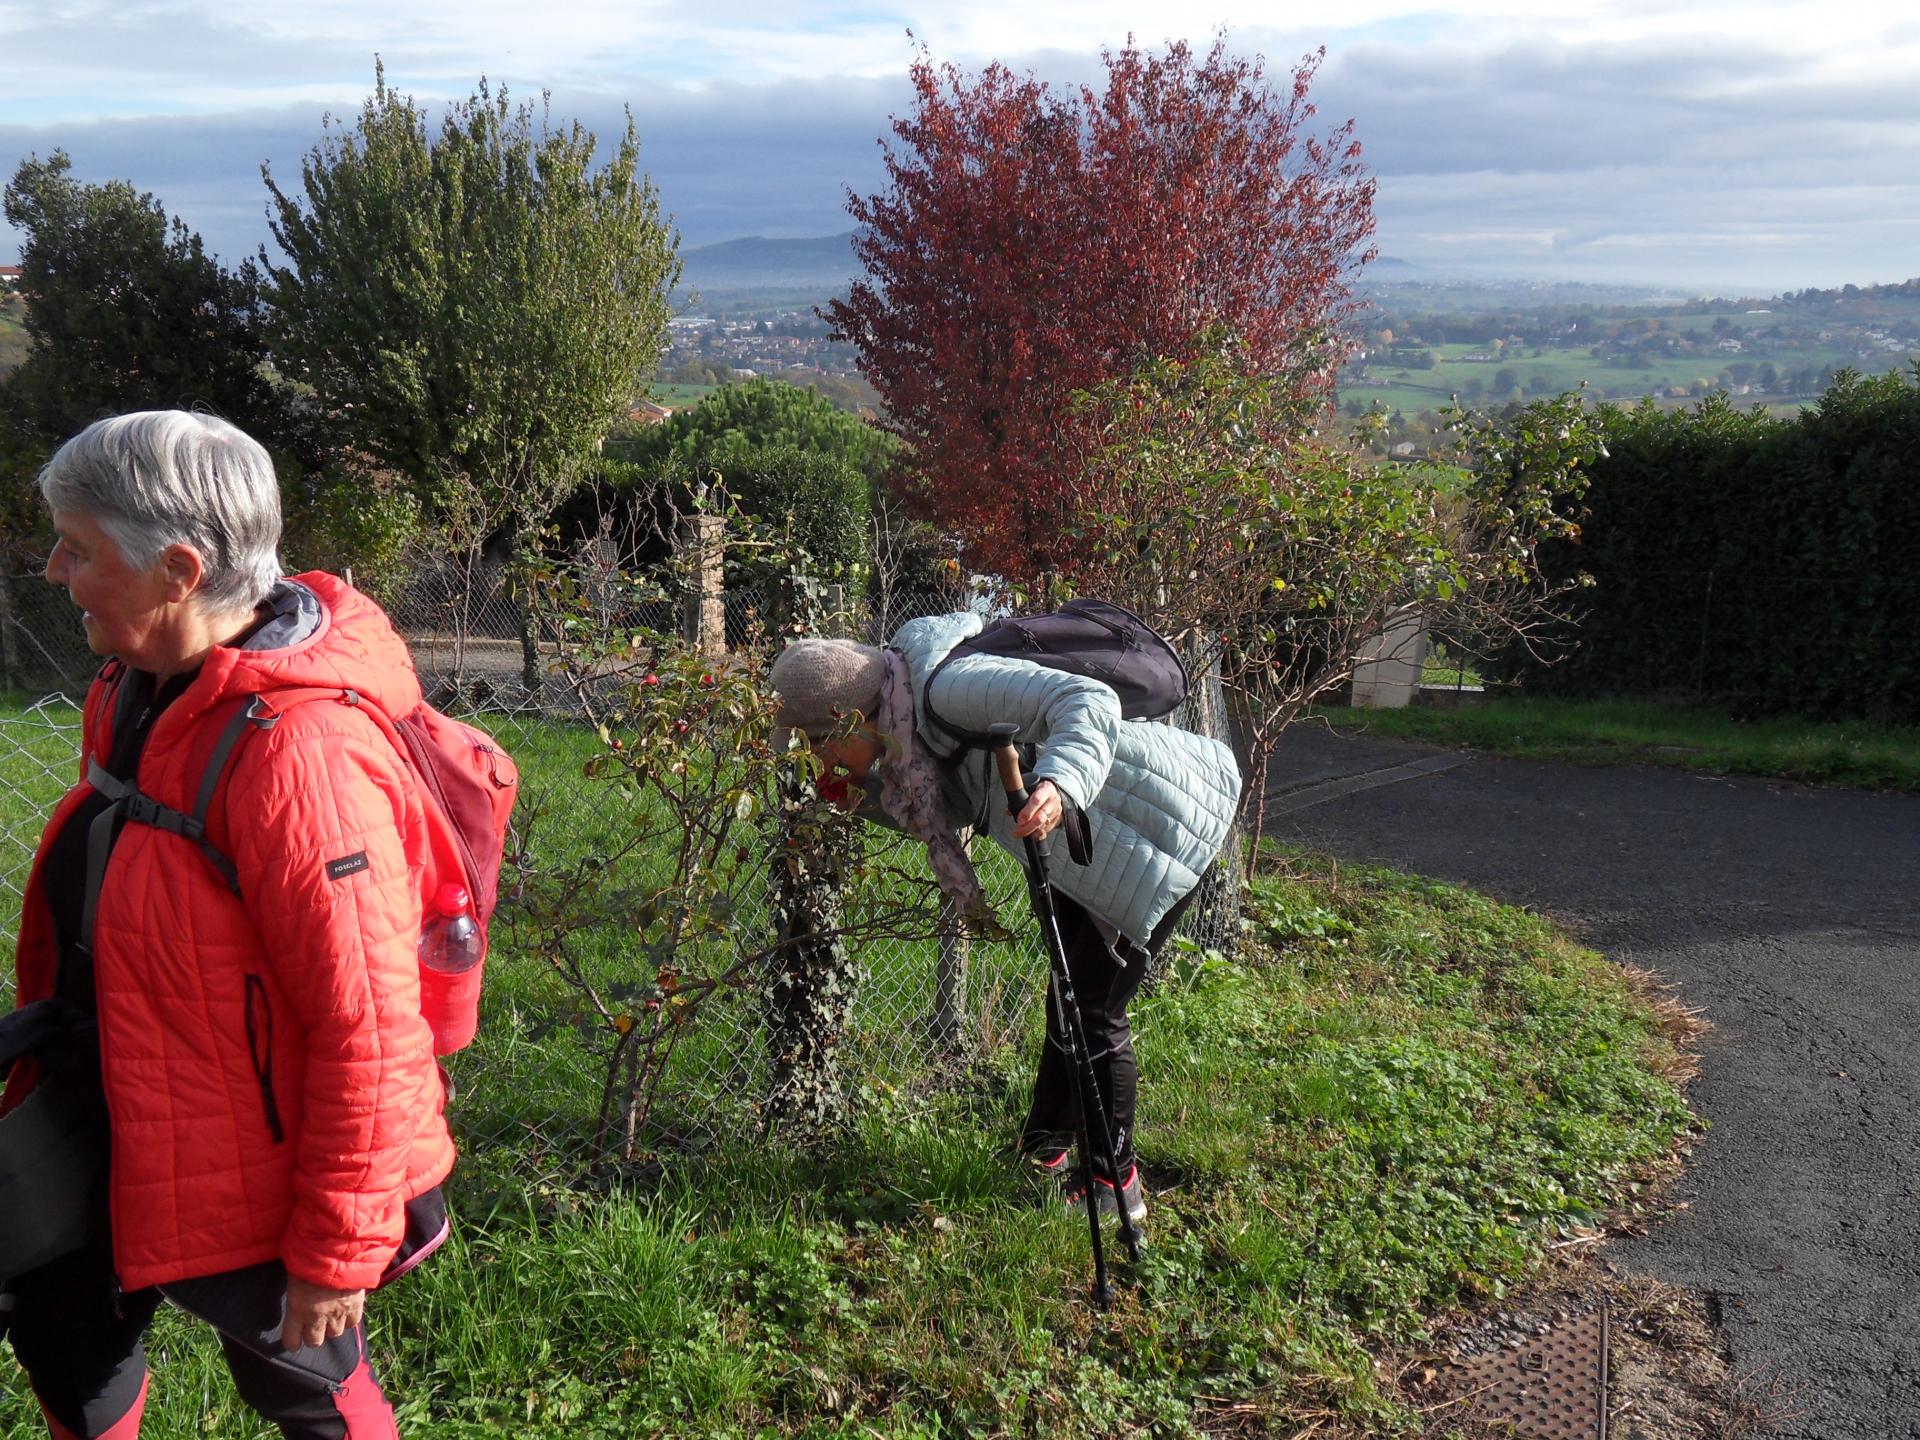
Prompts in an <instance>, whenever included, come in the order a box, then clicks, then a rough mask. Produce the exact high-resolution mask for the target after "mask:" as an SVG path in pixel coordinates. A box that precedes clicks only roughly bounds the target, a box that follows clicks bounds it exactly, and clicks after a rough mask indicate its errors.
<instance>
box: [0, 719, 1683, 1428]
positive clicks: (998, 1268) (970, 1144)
mask: <svg viewBox="0 0 1920 1440" xmlns="http://www.w3.org/2000/svg"><path fill="white" fill-rule="evenodd" d="M528 758H532V757H528ZM535 763H536V765H537V764H538V763H539V762H538V761H537V760H536V761H535ZM1285 869H1286V872H1287V873H1285V874H1284V875H1283V876H1281V877H1280V878H1277V879H1274V880H1272V881H1270V882H1267V883H1264V884H1263V885H1262V887H1261V889H1260V892H1259V897H1258V905H1257V909H1256V915H1257V924H1256V930H1255V938H1254V943H1253V944H1252V946H1251V947H1250V949H1249V951H1248V953H1247V955H1246V956H1245V957H1243V959H1242V960H1241V961H1240V962H1239V963H1229V962H1227V961H1225V960H1223V959H1221V958H1219V957H1202V956H1196V955H1188V956H1186V957H1184V958H1182V959H1181V960H1180V962H1179V964H1178V966H1177V968H1176V971H1175V973H1174V974H1173V976H1172V977H1171V978H1170V979H1169V981H1168V982H1167V983H1166V984H1165V985H1163V986H1162V987H1161V989H1160V990H1159V991H1158V992H1157V993H1156V994H1155V995H1153V996H1151V997H1149V998H1146V999H1143V1000H1142V1001H1141V1002H1139V1003H1138V1005H1137V1007H1136V1016H1137V1021H1138V1030H1139V1046H1140V1051H1141V1056H1142V1066H1143V1071H1144V1074H1145V1077H1146V1079H1145V1085H1144V1090H1143V1099H1142V1109H1143V1123H1144V1126H1145V1128H1144V1130H1143V1133H1142V1140H1141V1147H1142V1153H1143V1157H1144V1159H1145V1163H1146V1166H1147V1171H1148V1178H1149V1188H1150V1191H1151V1192H1152V1193H1153V1206H1154V1210H1153V1215H1152V1216H1151V1225H1152V1231H1151V1233H1152V1240H1153V1244H1152V1247H1151V1249H1150V1251H1149V1257H1148V1260H1147V1263H1146V1264H1145V1266H1144V1267H1143V1270H1142V1272H1141V1273H1140V1275H1138V1276H1137V1277H1136V1281H1135V1284H1134V1285H1133V1286H1132V1287H1131V1288H1129V1289H1127V1290H1126V1291H1125V1292H1124V1294H1123V1298H1122V1300H1121V1303H1120V1305H1119V1307H1118V1309H1117V1310H1116V1312H1115V1314H1114V1316H1113V1317H1112V1318H1111V1319H1110V1320H1106V1321H1097V1320H1096V1319H1095V1318H1094V1317H1093V1316H1092V1315H1091V1314H1090V1312H1089V1310H1088V1307H1087V1305H1086V1304H1085V1302H1084V1298H1083V1297H1084V1287H1085V1283H1086V1278H1087V1252H1086V1240H1085V1232H1084V1229H1082V1228H1080V1227H1078V1226H1076V1225H1075V1224H1074V1223H1073V1222H1072V1221H1071V1220H1069V1219H1068V1218H1066V1217H1063V1216H1057V1215H1054V1214H1052V1213H1050V1207H1048V1206H1047V1205H1046V1203H1045V1201H1046V1196H1045V1194H1044V1192H1043V1189H1042V1187H1041V1186H1039V1185H1038V1184H1037V1183H1036V1182H1035V1181H1033V1180H1032V1179H1030V1178H1029V1177H1027V1176H1025V1175H1022V1174H1018V1173H1015V1172H1013V1171H1011V1170H1009V1169H1008V1168H1007V1167H1005V1166H1004V1165H1003V1164H1001V1163H1000V1162H999V1161H998V1160H997V1159H996V1158H995V1155H994V1151H995V1147H996V1146H998V1145H999V1144H1000V1143H1001V1141H1002V1140H1003V1139H1004V1138H1005V1137H1006V1136H1007V1135H1008V1134H1010V1133H1011V1130H1012V1127H1013V1125H1014V1123H1015V1121H1016V1120H1017V1117H1018V1113H1019V1111H1020V1109H1021V1108H1022V1104H1023V1099H1024V1096H1023V1091H1024V1084H1025V1080H1024V1065H1023V1064H1022V1063H1021V1062H1020V1061H1019V1060H1017V1059H1013V1058H1009V1059H1006V1060H1004V1061H1003V1062H1002V1063H1001V1064H1000V1065H998V1066H997V1067H994V1068H990V1069H987V1070H985V1071H982V1072H981V1073H979V1074H977V1075H976V1076H975V1077H973V1080H972V1081H971V1082H970V1083H968V1084H967V1085H965V1086H964V1087H962V1088H961V1089H959V1090H957V1091H947V1092H940V1093H934V1094H931V1095H927V1094H922V1095H919V1096H917V1097H915V1096H911V1095H909V1094H908V1093H906V1092H900V1091H892V1090H888V1089H886V1088H885V1087H878V1093H877V1094H876V1095H875V1096H874V1097H873V1099H872V1100H871V1102H870V1109H869V1113H868V1118H867V1121H866V1122H865V1124H864V1125H863V1126H862V1128H861V1129H860V1131H859V1133H858V1134H857V1135H855V1136H854V1137H852V1139H851V1142H850V1143H849V1145H848V1147H847V1148H846V1150H845V1152H844V1153H842V1154H840V1155H838V1156H836V1157H833V1158H830V1159H826V1160H818V1161H795V1160H792V1159H790V1158H787V1157H781V1156H776V1155H771V1154H755V1153H753V1152H750V1151H740V1152H738V1153H736V1154H734V1155H731V1156H729V1157H728V1158H727V1159H726V1161H725V1162H724V1163H722V1164H719V1165H715V1166H710V1167H703V1166H697V1165H694V1164H692V1163H691V1162H688V1163H686V1164H684V1165H683V1166H682V1167H680V1168H678V1169H676V1170H674V1171H671V1172H669V1175H668V1177H667V1179H665V1180H664V1181H663V1182H661V1183H660V1184H659V1185H658V1186H657V1187H655V1188H654V1189H652V1190H650V1191H645V1192H633V1193H628V1194H623V1195H617V1196H613V1197H606V1198H591V1197H585V1196H581V1195H578V1194H575V1193H572V1192H569V1191H566V1190H563V1189H552V1188H545V1187H538V1186H533V1185H530V1184H527V1183H525V1182H513V1181H511V1180H510V1177H508V1176H507V1175H506V1174H504V1173H502V1172H498V1171H495V1170H493V1169H492V1168H491V1167H490V1166H489V1165H488V1164H487V1162H486V1161H484V1160H482V1161H481V1162H480V1163H479V1164H478V1165H477V1166H471V1167H469V1170H468V1172H467V1173H466V1174H465V1175H464V1176H462V1177H461V1180H460V1184H459V1186H458V1187H457V1193H456V1198H457V1200H458V1202H459V1203H460V1209H461V1219H462V1222H463V1223H462V1225H461V1227H460V1230H459V1232H458V1235H459V1238H458V1240H457V1241H456V1242H455V1244H454V1245H453V1246H452V1247H451V1248H450V1250H449V1251H448V1252H447V1253H446V1254H444V1255H443V1256H442V1257H440V1258H439V1259H437V1260H436V1261H435V1262H434V1263H432V1264H430V1265H428V1266H426V1267H424V1268H423V1269H422V1270H421V1271H420V1272H418V1273H417V1274H416V1275H415V1276H414V1277H412V1278H410V1279H409V1280H407V1281H406V1282H405V1283H404V1285H402V1286H400V1287H399V1288H398V1289H396V1290H395V1292H394V1293H392V1294H391V1295H387V1296H383V1297H380V1298H378V1299H377V1300H376V1301H375V1303H374V1307H373V1313H374V1325H375V1331H376V1343H377V1344H378V1346H379V1349H380V1352H381V1354H382V1355H383V1356H384V1357H386V1364H385V1365H384V1367H383V1368H384V1370H385V1371H386V1373H387V1374H388V1376H389V1379H390V1382H391V1385H392V1388H393V1391H394V1393H395V1394H396V1395H398V1396H401V1397H402V1424H403V1428H404V1429H405V1430H406V1433H408V1434H410V1435H425V1436H453V1435H469V1434H471V1435H480V1434H488V1435H499V1434H513V1435H528V1436H533V1435H552V1434H567V1435H583V1436H591V1435H607V1436H613V1435H620V1436H625V1435H631V1434H652V1433H668V1434H685V1435H712V1434H742V1435H745V1434H754V1433H768V1434H781V1435H821V1436H824V1435H841V1434H845V1435H854V1434H860V1435H870V1434H876V1433H878V1434H888V1435H899V1436H915V1435H917V1436H930V1435H945V1434H962V1433H968V1434H1027V1433H1032V1432H1035V1431H1043V1430H1044V1431H1047V1432H1050V1433H1074V1434H1085V1433H1144V1432H1147V1431H1153V1432H1155V1433H1164V1434H1180V1433H1187V1432H1189V1431H1190V1430H1192V1429H1194V1428H1196V1427H1201V1426H1205V1427H1206V1428H1208V1429H1210V1430H1214V1429H1219V1428H1231V1429H1235V1430H1248V1431H1250V1430H1255V1429H1259V1428H1264V1427H1266V1426H1267V1425H1269V1424H1279V1423H1281V1422H1283V1421H1293V1422H1304V1421H1306V1420H1307V1417H1310V1416H1322V1415H1325V1416H1329V1417H1334V1416H1337V1417H1339V1418H1341V1419H1343V1420H1345V1421H1347V1422H1349V1423H1351V1424H1354V1425H1357V1426H1364V1427H1366V1428H1367V1429H1368V1430H1369V1432H1370V1433H1376V1434H1391V1433H1395V1432H1396V1431H1398V1430H1401V1429H1402V1428H1405V1427H1406V1426H1407V1425H1408V1423H1409V1422H1408V1418H1407V1417H1406V1416H1405V1415H1403V1414H1402V1413H1401V1412H1399V1411H1398V1410H1396V1408H1395V1406H1394V1404H1393V1402H1392V1400H1391V1398H1390V1397H1389V1396H1388V1395H1387V1394H1386V1393H1384V1390H1383V1387H1382V1385H1381V1383H1380V1381H1379V1380H1378V1379H1377V1377H1376V1374H1375V1371H1374V1365H1373V1358H1372V1356H1373V1354H1374V1352H1375V1350H1376V1349H1377V1348H1378V1347H1380V1346H1382V1345H1386V1344H1389V1343H1391V1342H1393V1341H1395V1340H1398V1339H1404V1338H1407V1337H1411V1336H1414V1335H1417V1334H1418V1333H1419V1332H1420V1331H1421V1329H1422V1328H1423V1325H1424V1323H1425V1321H1424V1319H1423V1316H1424V1315H1425V1314H1426V1313H1427V1312H1428V1311H1429V1310H1431V1309H1432V1308H1433V1307H1443V1306H1447V1305H1451V1304H1455V1303H1458V1302H1462V1301H1468V1300H1472V1299H1474V1298H1476V1297H1480V1296H1484V1295H1489V1294H1498V1293H1500V1291H1501V1290H1502V1289H1503V1288H1504V1287H1505V1286H1507V1285H1508V1284H1509V1283H1511V1282H1512V1281H1513V1280H1514V1279H1515V1278H1516V1277H1517V1276H1519V1275H1520V1274H1522V1273H1523V1272H1524V1271H1525V1270H1526V1269H1527V1268H1528V1266H1529V1265H1530V1264H1531V1263H1532V1262H1533V1261H1534V1259H1535V1258H1536V1257H1537V1256H1538V1254H1539V1253H1540V1247H1541V1246H1542V1244H1543V1242H1545V1241H1546V1240H1547V1239H1549V1238H1551V1237H1552V1236H1553V1235H1554V1234H1556V1233H1558V1232H1560V1231H1563V1230H1566V1229H1569V1228H1573V1227H1578V1226H1580V1225H1583V1224H1586V1223H1587V1222H1589V1221H1591V1220H1592V1218H1593V1217H1594V1216H1595V1214H1596V1213H1597V1212H1598V1211H1599V1210H1600V1209H1601V1208H1602V1207H1603V1206H1604V1205H1606V1204H1607V1203H1608V1202H1609V1200H1610V1199H1612V1198H1615V1197H1617V1196H1618V1195H1620V1194H1621V1193H1622V1190H1623V1187H1626V1186H1627V1185H1629V1184H1630V1183H1631V1182H1632V1180H1633V1178H1634V1176H1635V1175H1636V1173H1637V1172H1638V1171H1639V1170H1640V1169H1641V1167H1644V1166H1646V1165H1648V1164H1650V1163H1652V1162H1654V1161H1656V1160H1657V1159H1658V1158H1659V1157H1661V1156H1662V1155H1664V1154H1665V1153H1666V1152H1667V1151H1668V1149H1669V1147H1670V1145H1671V1144H1672V1142H1673V1140H1674V1137H1675V1136H1676V1134H1677V1133H1678V1132H1679V1131H1680V1130H1681V1129H1682V1128H1683V1127H1684V1126H1685V1125H1686V1124H1687V1123H1688V1121H1687V1115H1686V1112H1685V1109H1684V1107H1683V1105H1682V1103H1681V1101H1680V1098H1679V1095H1678V1093H1677V1090H1676V1089H1675V1087H1674V1085H1673V1084H1672V1083H1671V1082H1670V1079H1669V1078H1667V1077H1672V1076H1675V1075H1677V1074H1678V1073H1680V1071H1681V1070H1682V1068H1683V1064H1684V1062H1683V1061H1682V1059H1681V1058H1680V1057H1679V1056H1677V1055H1676V1054H1675V1052H1674V1051H1673V1049H1672V1047H1671V1046H1670V1045H1669V1044H1668V1043H1667V1041H1666V1040H1665V1039H1663V1038H1662V1036H1661V1034H1660V1032H1659V1030H1658V1027H1657V1024H1656V1022H1655V1020H1654V1019H1653V1017H1652V1015H1651V1014H1650V1013H1649V1012H1648V1011H1647V1010H1645V1009H1644V1007H1642V1006H1641V1005H1640V1004H1639V1002H1638V1001H1637V1000H1636V999H1635V998H1634V997H1633V995H1632V994H1631V993H1630V991H1629V988H1628V986H1627V984H1626V983H1625V981H1624V980H1623V979H1622V977H1621V976H1620V975H1619V973H1618V972H1616V971H1615V970H1613V969H1612V968H1611V967H1609V966H1607V965H1606V964H1604V963H1603V962H1601V961H1600V960H1599V959H1598V958H1597V957H1594V956H1592V955H1590V954H1588V953H1586V952H1583V951H1580V950H1578V949H1576V948H1575V947H1573V946H1571V945H1570V944H1568V943H1567V942H1566V941H1565V940H1563V939H1562V938H1560V937H1559V936H1557V935H1556V934H1555V933H1554V932H1553V931H1552V930H1551V929H1550V927H1549V926H1547V925H1546V924H1545V923H1544V922H1542V921H1540V920H1538V919H1536V918H1534V917H1531V916H1528V915H1526V914H1523V913H1521V912H1518V911H1514V910H1510V909H1506V908H1503V907H1500V906H1497V905H1494V904H1492V903H1491V902H1488V901H1486V900H1483V899H1480V898H1478V897H1474V896H1472V895H1469V894H1466V893H1464V892H1460V891H1456V890H1451V889H1447V888H1445V887H1442V886H1438V885H1434V884H1430V883H1427V882H1425V881H1420V880H1416V879H1411V878H1407V877H1401V876H1394V875H1391V874H1388V873H1386V872H1379V871H1360V870H1355V869H1353V868H1351V867H1344V866H1343V867H1339V868H1338V869H1337V870H1336V868H1335V867H1334V866H1333V865H1331V864H1330V863H1329V862H1326V861H1324V860H1321V859H1318V858H1315V857H1312V856H1304V855H1301V856H1293V857H1289V858H1288V859H1287V860H1286V861H1285ZM470 1094H472V1095H473V1098H471V1099H469V1100H467V1101H466V1102H464V1103H465V1104H466V1105H467V1106H469V1107H478V1108H485V1107H488V1106H489V1105H491V1104H493V1103H495V1102H494V1101H492V1100H490V1099H489V1097H488V1096H487V1095H486V1094H485V1093H484V1092H483V1091H482V1092H479V1093H476V1092H470ZM499 1103H501V1104H503V1105H510V1104H511V1101H510V1100H508V1099H505V1098H503V1099H502V1100H501V1101H500V1102H499ZM470 1115H471V1112H470ZM471 1118H476V1119H478V1118H484V1117H471ZM483 1197H486V1198H485V1199H484V1200H483ZM154 1342H155V1343H154V1349H155V1354H156V1359H155V1370H156V1382H155V1389H154V1394H153V1398H152V1402H151V1405H150V1408H149V1412H148V1413H149V1420H148V1425H147V1428H146V1430H145V1432H144V1433H146V1434H148V1435H150V1436H154V1437H160V1440H165V1437H186V1436H191V1435H203V1434H204V1435H215V1436H228V1437H232V1436H254V1435H258V1434H260V1433H261V1432H260V1431H259V1429H258V1427H256V1426H254V1425H253V1424H252V1422H251V1420H250V1419H249V1418H248V1417H247V1416H246V1414H245V1412H243V1411H242V1410H241V1408H240V1406H239V1405H238V1402H237V1401H236V1400H235V1399H234V1397H233V1396H232V1393H231V1390H230V1387H229V1386H228V1385H227V1383H226V1382H225V1380H224V1378H223V1376H222V1373H221V1367H220V1363H219V1360H218V1355H217V1351H216V1350H215V1348H214V1346H213V1345H212V1344H211V1343H210V1341H209V1340H208V1338H207V1337H206V1335H205V1334H204V1333H202V1332H199V1331H196V1330H194V1329H192V1328H191V1327H189V1326H187V1325H186V1324H184V1323H183V1322H180V1321H179V1320H177V1319H176V1318H174V1317H171V1316H164V1317H163V1319H162V1322H161V1324H160V1325H159V1326H158V1327H157V1329H156V1333H155V1336H154ZM4 1364H5V1362H0V1365H4ZM15 1379H16V1377H13V1376H10V1375H5V1376H0V1389H4V1390H6V1391H8V1392H10V1393H11V1395H12V1396H13V1397H14V1398H10V1399H6V1400H0V1433H4V1434H7V1435H20V1436H26V1435H29V1434H32V1433H36V1432H35V1429H34V1422H33V1420H32V1417H31V1415H30V1412H29V1410H28V1407H27V1406H26V1405H25V1404H24V1403H22V1401H21V1400H20V1399H19V1398H18V1397H19V1388H18V1386H17V1384H16V1383H15ZM1323 1433H1325V1432H1323Z"/></svg>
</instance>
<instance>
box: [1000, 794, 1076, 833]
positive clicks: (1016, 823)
mask: <svg viewBox="0 0 1920 1440" xmlns="http://www.w3.org/2000/svg"><path fill="white" fill-rule="evenodd" d="M1065 813H1066V802H1065V801H1063V800H1062V799H1061V798H1060V792H1059V790H1057V789H1056V788H1055V787H1054V783H1053V782H1052V781H1051V780H1038V781H1035V782H1034V786H1033V789H1031V790H1029V791H1028V792H1027V803H1026V806H1025V808H1023V809H1022V810H1021V811H1020V813H1019V814H1018V815H1016V816H1014V819H1013V838H1014V839H1016V840H1024V839H1026V838H1027V837H1028V836H1029V835H1031V836H1033V838H1034V839H1036V840H1044V839H1046V838H1047V836H1048V835H1050V834H1052V833H1053V831H1054V830H1055V829H1056V828H1057V827H1058V826H1059V824H1060V819H1061V816H1062V815H1064V814H1065Z"/></svg>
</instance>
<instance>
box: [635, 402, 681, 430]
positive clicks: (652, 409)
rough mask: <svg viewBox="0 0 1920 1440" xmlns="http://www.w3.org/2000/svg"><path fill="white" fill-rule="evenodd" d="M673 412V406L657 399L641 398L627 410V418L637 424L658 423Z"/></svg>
mask: <svg viewBox="0 0 1920 1440" xmlns="http://www.w3.org/2000/svg"><path fill="white" fill-rule="evenodd" d="M672 414H673V409H672V407H671V406H668V405H662V404H660V402H659V401H657V400H641V401H638V402H636V403H635V404H634V406H633V408H631V409H630V410H628V411H627V419H629V420H631V421H633V422H634V423H635V424H636V425H658V424H659V423H660V422H661V421H663V420H665V419H666V418H667V417H668V416H670V415H672Z"/></svg>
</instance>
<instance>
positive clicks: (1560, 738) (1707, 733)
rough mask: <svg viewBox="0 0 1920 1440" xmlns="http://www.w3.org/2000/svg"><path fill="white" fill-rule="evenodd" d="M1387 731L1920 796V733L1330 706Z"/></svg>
mask: <svg viewBox="0 0 1920 1440" xmlns="http://www.w3.org/2000/svg"><path fill="white" fill-rule="evenodd" d="M1324 713H1325V714H1326V715H1327V717H1328V718H1329V719H1331V720H1332V721H1333V722H1334V723H1335V724H1338V725H1343V726H1345V725H1354V726H1359V727H1363V728H1365V729H1367V730H1369V731H1370V732H1372V733H1374V734H1377V735H1392V736H1399V737H1402V738H1405V739H1410V740H1432V741H1439V742H1443V743H1450V744H1460V745H1471V746H1473V747H1474V748H1475V749H1480V750H1491V751H1495V752H1497V753H1500V754H1506V755H1525V756H1531V757H1534V758H1537V759H1552V760H1567V761H1572V762H1575V763H1579V764H1600V765H1609V764H1621V763H1624V762H1634V763H1638V764H1652V765H1669V766H1674V767H1677V768H1680V769H1685V770H1695V771H1700V772H1702V773H1705V774H1712V775H1763V776H1769V777H1772V778H1774V779H1781V780H1801V781H1809V782H1814V783H1819V784H1828V785H1846V786H1851V787H1853V788H1856V789H1866V790H1904V791H1908V792H1920V729H1913V728H1911V727H1909V728H1894V727H1884V726H1875V725H1865V724H1852V723H1840V722H1824V721H1814V720H1793V719H1779V720H1756V721H1735V720H1730V719H1728V718H1727V717H1726V716H1724V715H1716V714H1713V713H1711V712H1707V711H1701V710H1690V709H1687V708H1685V707H1683V706H1678V705H1666V704H1659V703H1656V702H1653V701H1645V700H1553V699H1499V700H1491V701H1489V702H1487V703H1486V704H1484V705H1477V706H1472V707H1467V708H1462V709H1458V710H1429V709H1426V708H1424V707H1412V708H1408V709H1405V710H1368V711H1364V712H1362V711H1355V710H1328V711H1326V712H1324Z"/></svg>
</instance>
